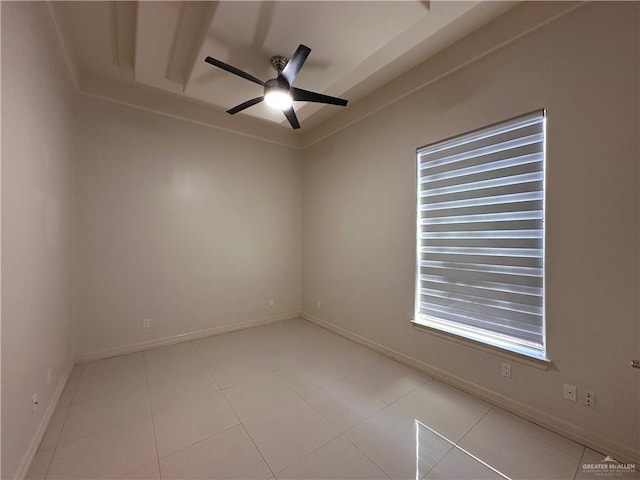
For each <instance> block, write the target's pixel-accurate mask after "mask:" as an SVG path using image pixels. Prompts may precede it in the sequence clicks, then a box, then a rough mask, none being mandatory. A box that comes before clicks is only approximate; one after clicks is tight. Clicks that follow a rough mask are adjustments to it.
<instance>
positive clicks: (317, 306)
mask: <svg viewBox="0 0 640 480" xmlns="http://www.w3.org/2000/svg"><path fill="white" fill-rule="evenodd" d="M316 308H317V309H318V310H320V300H318V301H317V302H316Z"/></svg>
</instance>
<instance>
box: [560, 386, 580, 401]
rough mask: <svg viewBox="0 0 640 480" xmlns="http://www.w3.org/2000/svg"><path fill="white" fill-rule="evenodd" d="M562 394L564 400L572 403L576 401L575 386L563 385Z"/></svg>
mask: <svg viewBox="0 0 640 480" xmlns="http://www.w3.org/2000/svg"><path fill="white" fill-rule="evenodd" d="M563 392H564V398H566V399H567V400H571V401H572V402H575V401H576V399H577V394H576V386H575V385H569V384H568V383H565V384H564V389H563Z"/></svg>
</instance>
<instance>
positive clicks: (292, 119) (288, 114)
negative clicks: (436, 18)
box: [282, 107, 300, 130]
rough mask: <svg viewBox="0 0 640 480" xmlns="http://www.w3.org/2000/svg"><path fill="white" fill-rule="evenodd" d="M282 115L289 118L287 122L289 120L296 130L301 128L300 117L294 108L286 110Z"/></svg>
mask: <svg viewBox="0 0 640 480" xmlns="http://www.w3.org/2000/svg"><path fill="white" fill-rule="evenodd" d="M282 113H284V116H285V117H287V120H289V123H290V124H291V127H292V128H293V129H294V130H296V129H298V128H300V123H299V122H298V117H296V112H294V111H293V107H291V108H289V109H288V110H284V111H283V112H282Z"/></svg>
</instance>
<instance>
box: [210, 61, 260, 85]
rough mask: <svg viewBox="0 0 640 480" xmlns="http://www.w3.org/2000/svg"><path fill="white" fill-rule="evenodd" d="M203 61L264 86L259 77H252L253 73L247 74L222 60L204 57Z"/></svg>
mask: <svg viewBox="0 0 640 480" xmlns="http://www.w3.org/2000/svg"><path fill="white" fill-rule="evenodd" d="M204 61H205V62H207V63H210V64H211V65H214V66H216V67H218V68H221V69H223V70H226V71H227V72H229V73H233V74H234V75H238V76H239V77H242V78H244V79H246V80H249V81H251V82H253V83H257V84H258V85H262V86H263V87H264V82H263V81H262V80H260V79H259V78H256V77H254V76H253V75H250V74H248V73H247V72H243V71H242V70H240V69H238V68H236V67H232V66H231V65H227V64H226V63H224V62H221V61H220V60H216V59H215V58H213V57H207V58H205V59H204Z"/></svg>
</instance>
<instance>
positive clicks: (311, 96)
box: [291, 87, 349, 107]
mask: <svg viewBox="0 0 640 480" xmlns="http://www.w3.org/2000/svg"><path fill="white" fill-rule="evenodd" d="M291 94H292V96H293V99H294V100H296V101H299V102H316V103H327V104H329V105H340V106H341V107H346V106H347V103H348V102H349V100H344V99H342V98H338V97H330V96H329V95H323V94H321V93H316V92H310V91H309V90H303V89H301V88H295V87H291Z"/></svg>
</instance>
